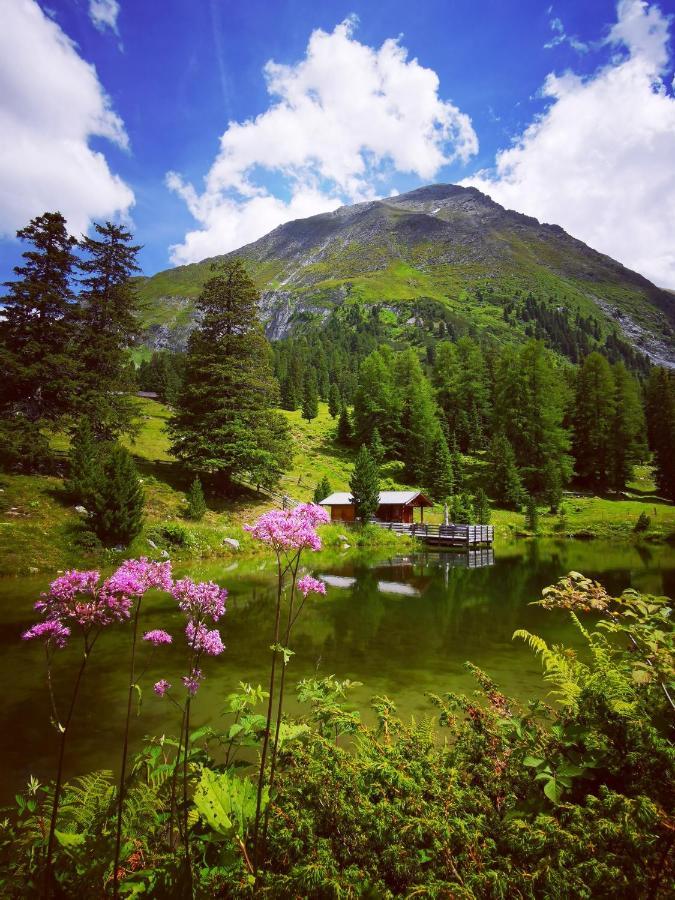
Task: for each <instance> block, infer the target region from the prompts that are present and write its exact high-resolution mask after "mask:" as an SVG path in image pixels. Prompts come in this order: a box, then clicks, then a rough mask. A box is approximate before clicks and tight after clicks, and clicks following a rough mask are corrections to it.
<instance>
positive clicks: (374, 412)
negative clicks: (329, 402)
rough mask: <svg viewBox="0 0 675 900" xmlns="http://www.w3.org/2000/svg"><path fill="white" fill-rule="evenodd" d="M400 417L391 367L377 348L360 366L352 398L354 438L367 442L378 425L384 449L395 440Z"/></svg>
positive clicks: (392, 444)
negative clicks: (356, 386) (357, 381)
mask: <svg viewBox="0 0 675 900" xmlns="http://www.w3.org/2000/svg"><path fill="white" fill-rule="evenodd" d="M399 418H400V408H399V400H398V397H397V394H396V391H395V389H394V381H393V377H392V372H391V367H390V365H389V364H388V362H387V361H386V360H385V358H384V356H383V354H382V353H381V352H380V351H377V350H376V351H374V352H373V353H371V354H369V355H368V356H367V357H366V358H365V359H364V360H363V362H362V363H361V366H360V368H359V383H358V388H357V390H356V394H355V397H354V438H355V440H356V442H357V443H359V444H367V443H368V441H369V440H370V435H371V434H372V431H373V428H375V427H377V429H378V430H379V432H380V437H381V438H382V442H383V443H384V446H385V448H386V449H387V450H390V449H391V448H392V447H393V446H394V445H395V443H396V437H397V431H398V425H399Z"/></svg>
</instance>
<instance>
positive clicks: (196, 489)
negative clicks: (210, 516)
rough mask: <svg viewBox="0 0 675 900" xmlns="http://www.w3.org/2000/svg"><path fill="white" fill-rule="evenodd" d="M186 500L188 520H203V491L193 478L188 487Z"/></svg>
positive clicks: (197, 480) (200, 484) (197, 479)
mask: <svg viewBox="0 0 675 900" xmlns="http://www.w3.org/2000/svg"><path fill="white" fill-rule="evenodd" d="M186 500H187V510H186V513H187V517H188V519H194V520H195V521H199V520H200V519H203V518H204V513H205V512H206V499H205V498H204V489H203V488H202V483H201V481H200V480H199V478H197V477H195V480H194V481H193V482H192V484H191V485H190V490H189V491H188V492H187V495H186Z"/></svg>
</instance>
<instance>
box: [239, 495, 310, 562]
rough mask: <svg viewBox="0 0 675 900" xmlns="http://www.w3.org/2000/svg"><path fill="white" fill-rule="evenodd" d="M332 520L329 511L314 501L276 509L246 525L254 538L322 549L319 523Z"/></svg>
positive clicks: (279, 547)
mask: <svg viewBox="0 0 675 900" xmlns="http://www.w3.org/2000/svg"><path fill="white" fill-rule="evenodd" d="M326 522H328V513H327V512H326V511H325V510H324V509H323V508H322V507H320V506H317V505H316V504H314V503H301V504H299V505H298V506H296V507H295V508H294V509H272V510H270V511H269V512H266V513H263V514H262V515H261V516H260V517H259V518H258V519H257V521H256V522H255V523H254V524H253V525H244V529H245V530H246V531H248V532H250V533H251V534H252V535H253V537H254V538H256V539H257V540H259V541H263V542H264V543H266V544H270V546H272V547H273V548H274V550H275V551H276V552H280V551H282V550H304V549H308V550H320V549H321V538H320V537H319V535H318V534H317V533H316V526H317V525H324V524H325V523H326Z"/></svg>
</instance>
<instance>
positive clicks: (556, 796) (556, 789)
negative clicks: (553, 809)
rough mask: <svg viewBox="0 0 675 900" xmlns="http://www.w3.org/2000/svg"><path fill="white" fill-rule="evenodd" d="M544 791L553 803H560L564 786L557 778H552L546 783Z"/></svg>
mask: <svg viewBox="0 0 675 900" xmlns="http://www.w3.org/2000/svg"><path fill="white" fill-rule="evenodd" d="M544 793H545V794H546V796H547V797H548V799H549V800H550V801H551V802H552V803H556V804H558V803H560V799H561V797H562V795H563V789H562V786H561V785H560V784H559V783H558V782H557V781H556V780H555V778H551V779H550V780H549V781H547V782H546V784H545V785H544Z"/></svg>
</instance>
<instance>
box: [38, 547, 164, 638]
mask: <svg viewBox="0 0 675 900" xmlns="http://www.w3.org/2000/svg"><path fill="white" fill-rule="evenodd" d="M172 584H173V581H172V578H171V563H170V562H165V563H159V562H152V561H149V560H147V559H130V560H127V561H126V562H124V563H122V565H121V566H120V567H119V568H118V569H117V570H116V571H115V572H114V573H113V574H112V575H111V576H110V578H107V579H106V580H105V581H104V582H103V583H101V574H100V572H95V571H91V572H79V571H77V570H73V571H70V572H66V573H65V574H64V575H61V576H60V577H59V578H57V579H55V580H54V581H52V583H51V584H50V586H49V590H48V591H47V592H46V593H44V594H43V595H42V597H41V598H40V599H39V600H38V601H37V603H36V604H35V609H36V610H37V611H38V612H39V613H41V614H42V615H43V616H44V618H45V620H46V621H45V622H42V623H40V624H38V625H34V626H33V627H32V628H29V629H28V631H26V632H25V633H24V634H23V638H24V640H32V639H33V638H42V639H43V640H45V641H46V642H48V643H50V645H51V646H54V647H64V646H65V645H66V642H67V639H68V637H69V635H70V627H69V625H72V624H74V625H78V626H79V627H80V628H81V629H84V630H85V631H88V630H89V629H90V628H91V627H93V626H97V627H99V628H102V627H104V626H106V625H111V624H112V623H113V622H121V621H124V619H128V618H129V616H130V614H131V609H132V607H133V604H134V600H135V599H137V598H138V597H141V596H143V594H144V593H145V591H147V590H149V589H150V588H161V589H163V590H169V589H170V588H171V586H172ZM50 623H51V624H50Z"/></svg>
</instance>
